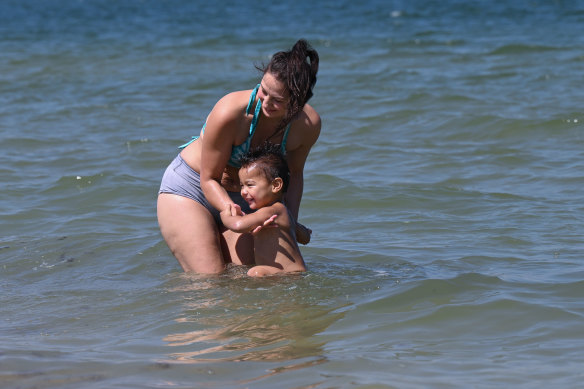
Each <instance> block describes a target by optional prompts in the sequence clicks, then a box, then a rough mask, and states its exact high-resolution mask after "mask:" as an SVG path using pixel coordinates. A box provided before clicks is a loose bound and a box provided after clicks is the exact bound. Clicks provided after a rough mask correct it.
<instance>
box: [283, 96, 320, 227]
mask: <svg viewBox="0 0 584 389" xmlns="http://www.w3.org/2000/svg"><path fill="white" fill-rule="evenodd" d="M303 113H304V114H303V115H302V116H301V118H302V119H300V120H301V122H300V123H299V124H298V127H297V128H298V131H297V132H296V134H293V135H297V136H295V138H296V139H290V140H289V142H288V143H289V144H290V145H292V144H293V146H292V148H291V149H290V150H287V151H286V161H287V162H288V168H289V169H290V183H289V185H288V191H287V193H286V206H287V207H288V209H289V210H290V212H291V213H292V216H293V217H294V220H298V212H299V210H300V201H301V200H302V192H303V190H304V165H305V164H306V159H307V158H308V154H309V153H310V150H311V149H312V146H313V145H314V144H315V143H316V140H317V139H318V136H319V135H320V128H321V121H320V116H319V115H318V113H317V112H316V111H315V110H314V109H313V108H312V107H310V106H309V105H306V106H305V112H303ZM293 135H291V137H292V136H293Z"/></svg>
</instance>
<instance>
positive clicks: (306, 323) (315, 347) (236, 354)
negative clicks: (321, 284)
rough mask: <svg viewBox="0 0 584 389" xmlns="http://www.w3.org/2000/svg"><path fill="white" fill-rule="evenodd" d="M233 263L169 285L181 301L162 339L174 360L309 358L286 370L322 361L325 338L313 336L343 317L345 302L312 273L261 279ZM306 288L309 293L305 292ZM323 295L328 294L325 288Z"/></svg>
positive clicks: (186, 276)
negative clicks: (215, 272) (316, 282)
mask: <svg viewBox="0 0 584 389" xmlns="http://www.w3.org/2000/svg"><path fill="white" fill-rule="evenodd" d="M246 270H247V269H246V268H242V267H234V268H231V269H229V271H228V272H227V274H225V275H221V276H217V277H200V276H192V275H181V276H179V278H180V280H178V281H179V284H178V285H174V286H173V287H171V288H169V291H170V292H172V293H177V296H178V297H179V298H180V299H181V300H182V304H183V307H184V309H183V311H182V313H181V315H180V316H179V317H177V318H175V319H174V321H175V327H176V329H177V330H176V332H173V333H171V334H169V335H167V336H166V337H165V338H164V341H165V342H167V344H168V346H170V347H173V348H176V351H174V352H172V353H169V354H168V358H169V360H170V361H172V362H180V363H202V362H220V361H287V360H297V359H300V358H310V361H308V362H306V361H303V362H302V363H297V364H294V363H292V364H291V365H287V366H284V367H282V368H281V369H284V370H290V369H296V368H302V367H305V366H311V365H313V364H315V363H322V362H324V361H326V359H325V358H324V357H323V356H322V355H323V354H324V353H323V349H322V346H323V344H324V342H322V341H319V340H318V338H317V337H315V336H314V335H317V334H319V333H321V332H323V331H324V330H325V329H326V328H327V327H329V326H330V325H331V324H332V323H334V322H336V321H337V320H339V319H340V318H342V317H343V315H344V313H343V312H340V311H339V308H342V307H343V305H346V303H344V304H340V303H339V302H338V301H337V302H335V301H330V300H331V299H329V302H331V303H330V304H326V305H325V304H323V301H325V300H326V299H324V298H323V297H324V296H320V297H318V298H315V296H314V294H315V293H319V291H318V288H317V289H316V290H315V289H314V285H313V284H311V285H310V287H311V289H308V284H310V283H311V281H310V280H309V278H310V276H307V275H287V276H276V277H269V278H264V279H251V278H249V277H247V276H245V271H246ZM309 290H310V294H308V293H307V291H309ZM327 293H330V291H329V292H327Z"/></svg>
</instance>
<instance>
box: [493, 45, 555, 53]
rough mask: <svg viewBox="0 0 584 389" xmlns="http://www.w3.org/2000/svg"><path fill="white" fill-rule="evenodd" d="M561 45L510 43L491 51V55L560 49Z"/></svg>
mask: <svg viewBox="0 0 584 389" xmlns="http://www.w3.org/2000/svg"><path fill="white" fill-rule="evenodd" d="M560 49H561V48H559V47H553V46H544V45H526V44H508V45H503V46H500V47H498V48H496V49H495V50H493V51H491V52H490V53H489V54H490V55H509V54H531V53H541V52H548V51H556V50H560Z"/></svg>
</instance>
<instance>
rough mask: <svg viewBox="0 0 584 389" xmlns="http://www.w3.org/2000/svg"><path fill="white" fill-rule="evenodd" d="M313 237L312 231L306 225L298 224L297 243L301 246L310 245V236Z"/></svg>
mask: <svg viewBox="0 0 584 389" xmlns="http://www.w3.org/2000/svg"><path fill="white" fill-rule="evenodd" d="M311 235H312V230H311V229H310V228H308V227H306V226H305V225H302V224H300V223H296V241H297V242H298V243H300V244H308V243H309V242H310V236H311Z"/></svg>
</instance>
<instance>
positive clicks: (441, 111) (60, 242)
mask: <svg viewBox="0 0 584 389" xmlns="http://www.w3.org/2000/svg"><path fill="white" fill-rule="evenodd" d="M583 27H584V2H583V1H559V0H558V1H551V0H550V1H543V0H542V1H537V0H530V1H527V0H525V1H513V2H510V1H468V0H467V1H454V0H449V1H442V2H436V1H429V0H427V1H423V0H414V1H381V0H379V1H365V2H356V1H322V2H309V1H305V0H299V1H296V2H290V3H273V2H252V3H246V2H237V1H226V0H219V1H217V2H202V1H178V0H167V1H162V0H159V1H154V0H143V1H139V0H132V1H130V0H124V1H106V0H102V1H98V0H77V1H76V0H69V1H65V0H61V1H59V0H54V1H41V0H20V1H16V0H6V1H3V2H1V3H0V179H1V181H0V182H1V183H2V186H1V189H0V221H1V225H0V226H1V232H2V233H1V235H0V274H1V276H0V387H2V388H4V387H6V388H79V387H83V388H227V387H237V388H240V387H241V388H245V387H249V388H442V387H444V388H469V387H473V388H491V387H493V388H494V387H496V388H500V387H514V388H515V387H517V388H536V387H546V388H547V387H561V388H576V387H579V386H580V385H581V382H582V381H583V379H584V374H583V373H582V365H583V363H584V353H583V352H582V350H583V349H584V303H583V301H584V256H583V253H584V237H583V231H584V206H583V205H582V195H581V192H582V188H583V187H584V173H583V172H584V163H583V161H584V126H583V123H584V112H583V110H582V101H584V92H583V90H582V88H581V86H580V85H581V83H582V75H583V74H584V36H583V35H582V33H581V32H582V28H583ZM299 38H306V39H307V40H309V41H310V43H312V45H313V46H314V47H315V48H316V49H317V50H318V52H319V54H320V59H321V67H320V72H319V79H318V82H317V85H316V88H315V96H314V98H313V100H311V104H312V105H313V106H314V107H315V108H316V109H317V111H318V112H319V113H320V115H321V117H322V119H323V128H322V133H321V136H320V139H319V140H318V142H317V144H316V145H315V147H314V148H313V150H312V152H311V154H310V157H309V160H308V162H307V166H306V169H305V190H304V197H303V201H302V206H301V211H300V220H301V222H302V223H304V224H306V225H307V226H309V227H310V228H311V229H312V230H313V231H314V233H313V239H312V241H311V243H310V244H309V245H307V246H303V247H302V248H301V250H302V253H303V256H304V258H305V260H306V262H307V265H308V267H309V272H308V273H307V274H305V275H301V276H290V277H281V278H274V279H262V280H252V279H249V278H248V277H246V276H245V269H242V268H238V267H232V268H230V269H229V270H228V271H227V273H226V274H224V275H221V276H218V277H202V276H194V275H185V274H184V273H182V271H181V270H180V267H179V265H178V264H177V262H176V260H175V259H174V258H173V257H172V255H171V254H170V252H169V250H168V248H167V247H166V245H165V243H164V241H163V240H162V238H161V236H160V233H159V230H158V225H157V221H156V210H155V206H156V195H157V190H158V186H159V183H160V179H161V177H162V173H163V172H164V169H165V168H166V166H167V165H168V163H169V162H170V161H171V160H172V158H173V157H174V156H175V155H176V153H177V149H176V147H177V146H178V145H180V144H182V143H184V141H186V140H188V139H190V136H191V135H194V134H195V133H196V132H197V131H198V129H199V128H200V126H201V124H202V123H203V122H204V119H205V117H206V115H207V114H208V112H209V111H210V109H211V108H212V106H213V104H214V103H215V102H216V101H217V100H218V99H219V98H220V97H221V96H223V95H224V94H225V93H228V92H230V91H234V90H241V89H249V88H251V87H253V85H255V84H256V83H257V81H258V79H259V77H260V75H259V74H258V72H257V71H256V70H255V68H254V65H255V64H260V63H262V62H266V61H268V60H269V56H270V55H271V54H273V53H274V52H276V51H279V50H283V49H287V48H289V47H290V46H291V45H292V44H293V43H294V42H295V41H296V40H297V39H299Z"/></svg>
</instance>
